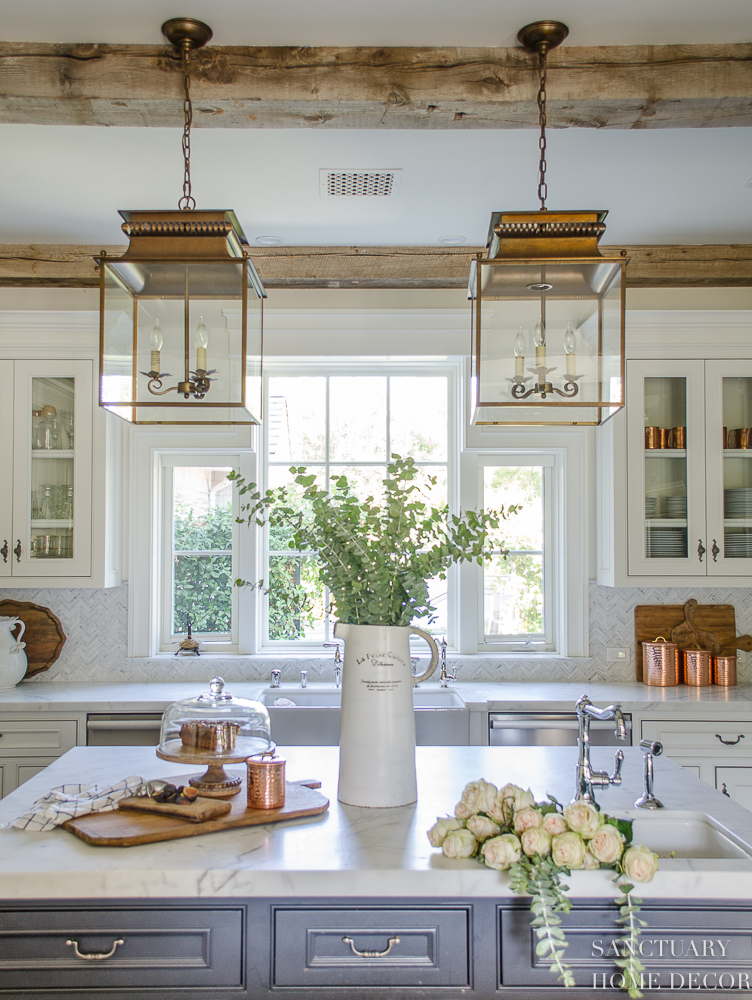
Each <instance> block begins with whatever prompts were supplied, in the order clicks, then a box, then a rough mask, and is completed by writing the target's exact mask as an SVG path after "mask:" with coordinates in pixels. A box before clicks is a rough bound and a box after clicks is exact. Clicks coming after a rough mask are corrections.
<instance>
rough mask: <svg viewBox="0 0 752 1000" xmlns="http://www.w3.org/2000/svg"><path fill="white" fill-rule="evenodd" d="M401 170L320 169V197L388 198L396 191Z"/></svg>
mask: <svg viewBox="0 0 752 1000" xmlns="http://www.w3.org/2000/svg"><path fill="white" fill-rule="evenodd" d="M401 176H402V170H401V169H399V170H387V169H382V170H320V171H319V185H320V189H321V196H322V198H389V197H391V196H392V195H393V194H396V193H397V189H398V188H399V182H400V177H401Z"/></svg>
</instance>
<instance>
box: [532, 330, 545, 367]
mask: <svg viewBox="0 0 752 1000" xmlns="http://www.w3.org/2000/svg"><path fill="white" fill-rule="evenodd" d="M533 343H534V344H535V363H536V365H538V367H545V365H546V328H545V326H544V325H543V320H540V319H539V320H538V322H537V323H536V324H535V329H534V330H533Z"/></svg>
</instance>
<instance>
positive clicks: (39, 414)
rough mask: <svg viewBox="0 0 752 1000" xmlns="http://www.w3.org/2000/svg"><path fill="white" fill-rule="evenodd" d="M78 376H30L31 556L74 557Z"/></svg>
mask: <svg viewBox="0 0 752 1000" xmlns="http://www.w3.org/2000/svg"><path fill="white" fill-rule="evenodd" d="M75 385H76V383H75V379H74V378H71V377H67V378H65V377H63V378H61V377H55V376H44V377H39V378H32V380H31V435H30V437H31V439H30V441H29V448H30V450H31V491H30V492H31V495H30V496H29V498H28V509H29V527H30V533H29V534H30V537H29V538H28V539H27V545H28V549H27V551H28V553H29V559H30V560H33V561H38V562H42V561H47V560H49V559H56V560H59V559H67V560H70V559H72V558H73V543H74V537H73V511H74V504H75V496H74V492H75V485H74V484H75V449H76V427H75V417H74V414H75V402H76V390H75Z"/></svg>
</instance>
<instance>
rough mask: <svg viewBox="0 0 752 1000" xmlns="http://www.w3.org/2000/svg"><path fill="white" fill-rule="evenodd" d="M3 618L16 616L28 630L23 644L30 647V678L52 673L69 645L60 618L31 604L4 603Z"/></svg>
mask: <svg viewBox="0 0 752 1000" xmlns="http://www.w3.org/2000/svg"><path fill="white" fill-rule="evenodd" d="M0 615H14V616H15V617H16V618H20V619H21V621H22V622H23V623H24V625H25V626H26V631H25V632H24V634H23V638H22V639H21V642H25V643H26V659H27V660H28V663H29V665H28V667H27V668H26V674H25V676H26V677H33V676H34V674H41V673H42V672H43V671H45V670H49V669H50V667H51V666H52V664H53V663H54V662H55V660H56V659H57V658H58V657H59V656H60V654H61V653H62V651H63V646H64V645H65V632H63V626H62V625H61V624H60V620H59V618H58V617H57V616H56V615H54V614H53V613H52V612H51V611H50V609H49V608H43V607H42V606H41V605H39V604H32V603H31V601H11V600H6V601H0Z"/></svg>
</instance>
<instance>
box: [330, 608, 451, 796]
mask: <svg viewBox="0 0 752 1000" xmlns="http://www.w3.org/2000/svg"><path fill="white" fill-rule="evenodd" d="M413 632H414V633H415V634H416V635H420V636H422V637H423V638H424V639H425V640H426V642H427V643H428V645H429V646H430V647H431V662H430V664H429V665H428V668H427V669H426V670H425V671H424V672H423V673H422V674H420V675H419V676H413V673H412V664H411V660H410V635H411V633H413ZM334 635H335V637H336V638H338V639H344V640H345V662H344V667H343V670H342V711H341V713H340V722H339V789H338V792H337V797H338V798H339V800H340V802H346V803H347V804H348V805H352V806H370V807H372V808H387V807H391V806H405V805H409V804H410V803H411V802H415V800H416V799H417V797H418V786H417V782H416V779H415V715H414V712H413V685H414V684H418V683H420V681H424V680H425V679H426V678H427V677H430V675H431V674H432V673H433V672H434V670H435V669H436V665H437V663H438V662H439V651H438V649H437V648H436V643H435V642H434V641H433V639H432V638H431V636H430V635H429V634H428V633H427V632H424V631H423V630H422V629H419V628H415V627H414V626H399V625H345V624H342V622H337V624H336V625H335V626H334Z"/></svg>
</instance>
